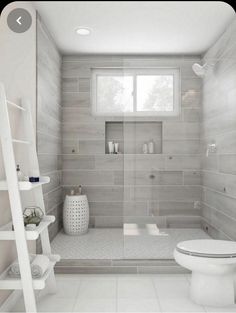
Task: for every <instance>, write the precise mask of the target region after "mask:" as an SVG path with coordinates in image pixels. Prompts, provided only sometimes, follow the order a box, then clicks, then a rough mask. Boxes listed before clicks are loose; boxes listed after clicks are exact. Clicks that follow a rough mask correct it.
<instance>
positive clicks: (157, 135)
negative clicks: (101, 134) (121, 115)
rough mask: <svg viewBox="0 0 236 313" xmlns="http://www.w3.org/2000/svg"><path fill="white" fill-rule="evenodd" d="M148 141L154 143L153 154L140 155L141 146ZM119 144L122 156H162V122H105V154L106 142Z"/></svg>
mask: <svg viewBox="0 0 236 313" xmlns="http://www.w3.org/2000/svg"><path fill="white" fill-rule="evenodd" d="M150 140H153V142H154V151H155V153H148V154H144V153H142V147H143V144H144V143H145V142H146V143H148V142H149V141H150ZM109 141H114V142H118V143H119V149H120V152H121V154H123V155H158V154H162V122H159V121H158V122H146V121H145V122H139V121H138V122H137V121H135V122H134V121H133V122H131V121H128V122H117V121H109V122H106V127H105V154H109V155H117V154H110V153H109V152H108V142H109Z"/></svg>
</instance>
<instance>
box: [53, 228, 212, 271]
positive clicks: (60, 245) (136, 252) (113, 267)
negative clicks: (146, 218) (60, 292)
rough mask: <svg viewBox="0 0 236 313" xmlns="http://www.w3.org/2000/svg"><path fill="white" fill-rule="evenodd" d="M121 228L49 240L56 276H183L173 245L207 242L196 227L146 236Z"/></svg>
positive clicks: (205, 236) (164, 230)
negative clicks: (53, 255)
mask: <svg viewBox="0 0 236 313" xmlns="http://www.w3.org/2000/svg"><path fill="white" fill-rule="evenodd" d="M124 233H127V230H126V231H125V229H121V228H91V229H89V232H88V233H87V234H85V235H83V236H68V235H66V234H65V233H64V232H63V231H61V232H60V233H59V234H58V235H57V236H56V237H55V238H54V240H53V241H52V251H53V253H55V254H60V256H61V261H60V262H59V263H58V264H57V266H56V268H55V270H56V272H57V273H70V274H73V273H85V274H88V273H93V274H94V273H111V274H115V273H130V274H131V273H132V274H133V273H140V274H141V273H146V274H148V273H150V274H151V273H163V274H164V273H184V272H186V270H185V269H183V268H181V267H180V266H179V265H177V263H176V262H175V261H174V259H173V251H174V248H175V246H176V244H177V243H178V242H180V241H184V240H192V239H209V238H210V237H209V235H208V234H207V233H205V232H204V231H203V230H202V229H200V228H181V229H180V228H179V229H174V228H165V229H159V230H158V234H157V233H155V232H154V233H153V234H151V235H150V233H149V234H147V233H145V232H144V231H143V230H142V229H140V230H138V231H137V232H134V231H131V232H129V234H127V235H124Z"/></svg>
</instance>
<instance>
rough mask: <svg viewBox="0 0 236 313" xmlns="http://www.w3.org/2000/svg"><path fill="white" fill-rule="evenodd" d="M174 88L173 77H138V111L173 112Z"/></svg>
mask: <svg viewBox="0 0 236 313" xmlns="http://www.w3.org/2000/svg"><path fill="white" fill-rule="evenodd" d="M173 86H174V78H173V75H138V76H137V111H157V112H160V111H161V112H171V111H173V110H174V99H173V97H174V91H173V90H174V88H173Z"/></svg>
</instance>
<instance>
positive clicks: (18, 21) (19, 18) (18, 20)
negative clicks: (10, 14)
mask: <svg viewBox="0 0 236 313" xmlns="http://www.w3.org/2000/svg"><path fill="white" fill-rule="evenodd" d="M20 20H21V16H20V17H18V19H17V20H16V21H17V23H18V24H19V25H21V22H20Z"/></svg>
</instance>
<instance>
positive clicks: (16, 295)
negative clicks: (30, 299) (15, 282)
mask: <svg viewBox="0 0 236 313" xmlns="http://www.w3.org/2000/svg"><path fill="white" fill-rule="evenodd" d="M21 296H22V290H14V291H13V292H12V293H11V294H10V296H9V297H8V298H7V299H6V300H5V301H4V302H3V304H2V305H1V306H0V312H3V313H6V312H11V311H12V309H13V307H14V306H15V304H16V303H17V301H19V299H20V298H21Z"/></svg>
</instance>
